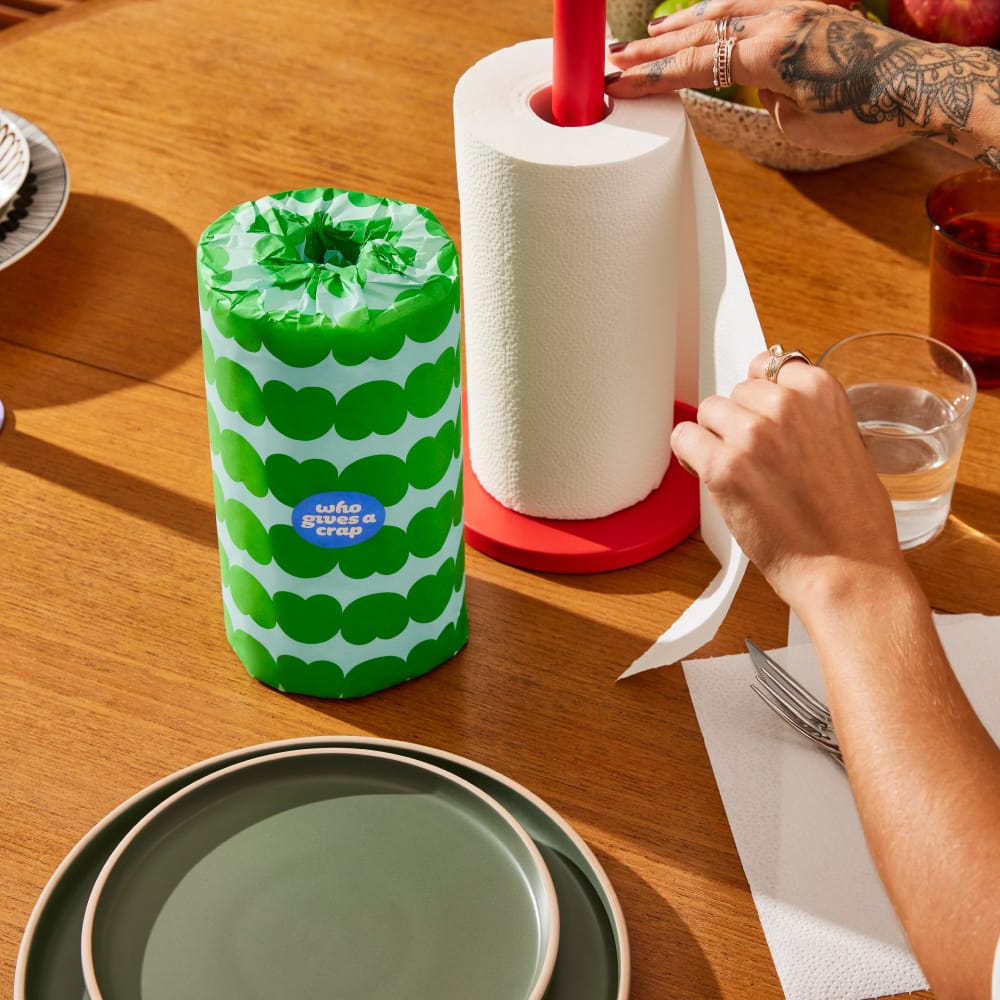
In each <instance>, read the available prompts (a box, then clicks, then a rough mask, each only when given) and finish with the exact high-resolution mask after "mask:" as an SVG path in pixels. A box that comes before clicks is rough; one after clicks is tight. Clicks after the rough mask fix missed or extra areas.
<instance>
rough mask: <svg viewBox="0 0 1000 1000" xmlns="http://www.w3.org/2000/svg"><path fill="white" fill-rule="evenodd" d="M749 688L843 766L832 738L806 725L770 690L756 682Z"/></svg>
mask: <svg viewBox="0 0 1000 1000" xmlns="http://www.w3.org/2000/svg"><path fill="white" fill-rule="evenodd" d="M750 690H751V691H753V692H754V694H756V695H757V696H758V697H759V698H760V699H761V701H763V702H764V704H765V705H767V707H768V708H770V709H771V711H772V712H774V713H775V714H776V715H777V716H778V717H779V718H780V719H782V720H783V721H784V722H786V723H788V725H790V726H791V727H792V728H793V729H794V730H796V731H797V732H799V733H801V734H802V735H803V736H805V737H806V739H808V740H811V741H812V742H813V743H815V744H816V745H817V746H818V747H820V748H821V749H822V750H825V751H826V752H827V753H828V754H829V755H830V756H831V757H832V758H833V759H834V760H835V761H836V762H837V763H838V764H840V766H841V767H843V766H844V758H843V755H842V754H841V752H840V745H839V744H838V743H837V742H836V741H835V740H833V739H830V738H829V737H828V736H826V735H825V734H824V733H822V732H820V731H818V730H815V729H812V728H810V727H809V726H808V725H806V724H804V723H803V722H802V720H801V719H800V718H799V717H798V716H796V715H795V714H794V712H791V711H789V710H788V708H787V707H786V706H785V705H783V704H782V703H781V702H780V701H778V700H777V699H775V698H774V697H773V696H772V694H771V692H770V691H768V690H767V689H764V688H759V687H757V685H756V684H751V685H750Z"/></svg>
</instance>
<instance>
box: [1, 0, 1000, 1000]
mask: <svg viewBox="0 0 1000 1000" xmlns="http://www.w3.org/2000/svg"><path fill="white" fill-rule="evenodd" d="M550 19H551V8H550V6H549V5H548V4H547V3H540V2H538V0H508V2H506V3H503V4H497V3H487V2H485V0H466V2H465V3H463V4H461V5H456V4H444V3H440V2H438V0H435V2H430V0H406V2H405V3H404V2H402V0H383V2H382V3H379V4H375V3H372V2H370V0H330V2H320V0H282V2H281V3H274V2H263V0H90V2H88V3H85V4H77V5H74V6H72V7H68V6H67V7H66V9H65V10H60V11H57V12H55V13H51V14H47V15H46V16H45V17H44V18H38V19H34V20H32V21H31V22H30V23H29V22H25V23H24V24H21V25H18V26H15V27H11V28H9V29H7V30H4V31H3V32H0V67H2V72H0V106H2V107H6V108H10V109H11V110H14V111H16V112H17V113H19V114H21V115H23V116H24V117H26V118H28V119H30V120H31V121H33V122H34V123H35V124H37V125H38V126H39V127H41V128H42V129H44V130H45V131H46V132H47V133H49V134H50V135H51V136H52V138H53V139H54V140H55V141H56V143H57V144H58V145H59V147H60V149H61V150H62V152H63V153H64V155H65V157H66V159H67V161H68V163H69V167H70V173H71V185H72V194H71V197H70V200H69V203H68V206H67V208H66V212H65V215H64V217H63V219H62V221H61V222H60V224H59V225H58V226H57V227H56V229H55V230H54V231H53V233H52V234H51V235H50V236H49V237H48V239H47V240H46V241H45V242H44V243H43V244H41V245H40V246H39V247H38V249H37V250H35V251H34V252H32V253H31V254H30V255H28V256H27V257H25V258H24V259H23V260H21V261H19V262H17V263H15V264H14V265H13V266H11V267H9V268H7V269H5V270H3V271H0V398H2V399H3V401H4V403H5V404H6V406H7V408H8V410H9V411H10V412H11V413H12V415H13V419H12V420H9V421H8V426H7V427H6V429H5V430H4V431H3V433H2V435H0V539H2V541H0V545H2V549H0V551H2V553H3V554H2V558H0V609H2V610H0V616H2V625H0V633H2V641H0V732H2V734H3V739H2V747H0V775H2V778H0V782H2V788H3V800H4V808H3V810H2V811H0V873H2V885H3V899H4V905H3V906H2V907H0V982H2V983H3V984H4V987H5V988H6V987H7V986H8V984H10V983H11V982H12V981H13V974H14V964H15V958H16V953H17V948H18V944H19V941H20V939H21V935H22V932H23V929H24V926H25V923H26V921H27V919H28V916H29V913H30V912H31V908H32V907H33V905H34V903H35V900H36V898H37V897H38V894H39V893H40V891H41V890H42V888H43V886H44V885H45V883H46V881H47V879H48V878H49V876H50V875H51V874H52V872H53V870H54V869H55V868H56V866H57V865H58V864H59V862H60V861H61V859H62V858H63V857H64V856H65V854H66V853H67V852H68V851H69V850H70V849H71V848H72V846H73V845H74V843H75V842H76V841H77V840H78V839H79V838H80V837H81V836H82V835H83V834H84V833H85V832H86V831H87V830H88V829H89V828H90V827H91V826H92V825H93V824H94V823H95V822H97V821H98V820H99V819H100V818H101V817H102V816H103V815H104V814H105V813H106V812H108V811H109V810H110V809H112V808H113V807H114V806H116V805H117V804H118V803H119V802H121V801H123V800H124V799H125V798H127V797H128V796H130V795H132V794H133V793H134V792H136V791H138V790H139V789H141V788H143V787H145V786H146V785H148V784H149V783H150V782H152V781H154V780H155V779H157V778H159V777H161V776H163V775H165V774H167V773H169V772H171V771H174V770H175V769H177V768H180V767H183V766H185V765H187V764H190V763H192V762H194V761H197V760H200V759H202V758H205V757H208V756H211V755H214V754H218V753H221V752H224V751H226V750H230V749H233V748H236V747H240V746H245V745H249V744H253V743H258V742H263V741H268V740H274V739H280V738H284V737H292V736H305V735H312V734H354V733H362V734H369V735H373V736H379V737H386V738H394V739H402V740H411V741H415V742H419V743H425V744H429V745H431V746H434V747H439V748H441V749H444V750H448V751H452V752H455V753H458V754H461V755H464V756H468V757H472V758H474V759H476V760H478V761H481V762H482V763H484V764H487V765H489V766H491V767H493V768H496V769H497V770H499V771H501V772H503V773H505V774H507V775H509V776H510V777H511V778H513V779H515V780H517V781H519V782H522V783H523V784H524V785H526V786H527V787H529V788H530V789H531V790H532V791H534V792H535V793H537V794H538V795H540V796H541V797H542V798H543V799H545V800H546V801H547V802H549V804H550V805H552V806H553V808H555V809H557V810H558V811H559V812H560V813H561V814H562V815H563V816H564V817H565V818H566V819H567V820H568V821H569V822H570V823H572V824H573V826H574V827H575V828H576V830H577V831H578V832H579V833H580V834H581V835H582V836H583V837H584V838H585V839H586V840H587V841H588V843H589V844H590V845H591V847H592V848H593V849H594V851H595V853H596V854H597V856H598V858H599V859H600V861H601V862H602V864H603V865H604V866H605V867H606V869H607V872H608V874H609V875H610V877H611V879H612V881H613V882H614V884H615V887H616V889H617V891H618V894H619V896H620V899H621V902H622V905H623V908H624V911H625V914H626V918H627V922H628V927H629V933H630V937H631V945H632V963H633V991H632V996H633V997H634V998H635V1000H662V998H667V997H682V998H688V997H691V998H700V1000H714V998H748V1000H749V998H753V1000H766V998H777V997H780V996H781V989H780V986H779V984H778V981H777V978H776V975H775V972H774V966H773V963H772V961H771V957H770V953H769V951H768V948H767V945H766V943H765V940H764V937H763V933H762V931H761V927H760V923H759V920H758V918H757V914H756V910H755V908H754V905H753V900H752V898H751V895H750V892H749V889H748V886H747V882H746V879H745V876H744V874H743V870H742V868H741V865H740V861H739V858H738V856H737V853H736V850H735V847H734V844H733V839H732V835H731V833H730V830H729V826H728V823H727V821H726V817H725V813H724V811H723V808H722V804H721V801H720V798H719V794H718V791H717V789H716V785H715V781H714V779H713V776H712V770H711V766H710V764H709V761H708V757H707V754H706V750H705V746H704V743H703V741H702V738H701V735H700V732H699V729H698V725H697V722H696V719H695V716H694V712H693V709H692V706H691V701H690V698H689V696H688V692H687V688H686V685H685V682H684V677H683V674H682V672H681V670H680V668H679V667H670V668H666V669H663V670H659V671H655V672H651V673H647V674H644V675H642V676H640V677H637V678H635V679H633V680H630V681H625V682H621V683H617V682H616V678H617V676H618V675H619V674H620V673H621V671H622V670H623V669H624V668H625V667H626V666H627V665H628V664H629V663H630V662H631V661H632V659H634V658H635V657H636V656H637V655H638V654H640V653H641V652H642V651H643V650H644V649H645V648H646V647H647V646H648V645H649V644H650V643H651V642H652V641H653V640H654V639H655V638H656V637H657V636H658V635H659V634H660V632H661V631H662V630H663V629H664V628H665V626H666V625H667V624H668V623H669V622H671V621H672V620H673V619H674V618H676V616H677V615H678V614H679V613H680V612H681V611H682V610H683V609H684V608H685V607H686V606H687V605H688V603H689V602H690V601H691V600H692V599H693V598H694V597H695V596H696V595H697V594H698V593H699V592H700V590H701V589H702V588H703V587H704V586H705V584H706V583H707V582H708V580H710V579H711V577H712V576H713V575H714V571H715V563H714V560H713V558H712V557H711V555H710V554H709V553H708V551H707V549H706V548H705V546H704V545H703V544H702V543H701V541H700V540H699V539H698V537H697V536H695V537H693V538H691V539H689V540H687V541H686V542H684V543H682V544H681V545H680V546H678V547H677V548H676V549H675V550H673V551H671V552H669V553H666V554H665V555H663V556H660V557H659V558H656V559H653V560H651V561H649V562H647V563H644V564H643V565H640V566H637V567H635V568H633V569H629V570H624V571H619V572H614V573H609V574H601V575H592V576H557V575H546V574H539V573H531V572H525V571H522V570H518V569H515V568H512V567H509V566H505V565H502V564H500V563H497V562H494V561H492V560H490V559H488V558H486V557H484V556H482V555H480V554H479V553H477V552H475V551H472V550H470V551H469V553H468V602H469V614H470V626H471V634H472V638H471V641H470V643H469V645H468V647H467V648H466V649H465V650H464V651H463V652H461V653H460V654H459V655H458V656H457V657H455V658H454V659H453V660H451V661H449V662H448V663H446V664H444V665H442V666H441V667H439V668H437V669H436V670H433V671H432V672H431V673H429V674H428V675H426V676H425V677H423V678H421V679H419V680H416V681H413V682H410V683H408V684H405V685H402V686H399V687H396V688H393V689H390V690H387V691H385V692H382V693H380V694H377V695H374V696H371V697H368V698H365V699H361V700H358V701H347V702H340V701H334V702H329V701H322V700H319V699H311V698H305V697H290V696H285V695H281V694H279V693H277V692H275V691H273V690H271V689H269V688H266V687H264V686H262V685H260V684H258V683H257V682H255V681H253V680H251V679H250V678H249V677H248V676H247V674H246V673H245V672H244V670H243V668H242V666H241V665H240V663H239V662H238V661H237V659H236V658H235V656H234V654H233V653H232V651H231V650H230V648H229V646H228V645H227V643H226V638H225V634H224V630H223V620H222V606H221V597H220V582H219V568H218V555H217V550H216V543H215V520H214V508H213V499H212V485H211V476H210V469H209V450H208V439H207V423H206V414H205V403H204V387H203V376H202V362H201V354H200V334H199V324H198V311H197V300H196V287H195V270H194V247H195V244H196V242H197V240H198V237H199V234H200V233H201V231H202V230H203V229H204V227H205V226H206V225H207V224H208V223H209V222H211V221H213V220H214V219H215V218H217V217H218V216H219V215H221V214H222V213H223V212H224V211H226V210H227V209H229V208H230V207H232V206H233V205H235V204H237V203H239V202H242V201H245V200H247V199H249V198H253V197H255V196H259V195H264V194H268V193H273V192H277V191H284V190H289V189H293V188H297V187H306V186H313V185H317V184H318V185H331V186H336V187H341V188H347V189H355V190H361V191H369V192H371V193H375V194H380V195H387V196H390V197H393V198H398V199H401V200H404V201H409V202H415V203H417V204H421V205H426V206H427V207H429V208H430V209H432V211H433V212H434V213H435V214H436V215H437V216H438V218H439V219H440V220H441V222H442V223H443V224H444V226H445V228H446V229H447V230H448V232H449V233H451V234H452V235H453V236H454V237H455V238H456V241H457V242H459V244H460V240H461V233H460V231H459V216H458V200H457V194H456V185H455V165H454V145H453V139H452V117H451V99H452V93H453V90H454V86H455V83H456V81H457V79H458V78H459V76H460V75H461V74H462V73H463V72H464V71H465V70H466V69H467V68H468V67H469V66H471V65H472V64H473V63H474V62H475V61H476V60H478V59H479V58H481V57H482V56H484V55H486V54H488V53H489V52H491V51H494V50H496V49H499V48H502V47H504V46H507V45H510V44H513V43H514V42H517V41H520V40H523V39H526V38H534V37H541V36H547V35H549V34H550V33H551V20H550ZM703 152H704V155H705V158H706V161H707V163H708V166H709V170H710V173H711V176H712V179H713V181H714V183H715V186H716V190H717V192H718V195H719V199H720V201H721V204H722V207H723V209H724V212H725V215H726V218H727V220H728V222H729V225H730V228H731V230H732V234H733V237H734V240H735V243H736V246H737V249H738V250H739V253H740V255H741V258H742V261H743V265H744V268H745V271H746V275H747V279H748V281H749V285H750V289H751V291H752V293H753V296H754V299H755V301H756V304H757V308H758V311H759V315H760V319H761V321H762V323H763V327H764V330H765V333H766V336H767V339H768V341H769V342H771V343H774V342H780V343H782V344H784V345H785V346H786V347H789V348H799V349H802V350H804V351H806V352H808V353H810V354H818V353H819V352H820V351H821V350H822V348H823V347H825V346H826V345H827V344H828V343H830V342H832V341H833V340H835V339H837V338H839V337H842V336H845V335H847V334H849V333H853V332H858V331H861V330H868V329H902V330H915V331H918V332H926V330H927V315H926V314H927V251H928V231H927V224H926V221H925V216H924V209H923V200H924V197H925V196H926V193H927V191H928V190H929V188H930V187H931V185H932V184H933V183H934V181H935V180H936V179H938V178H939V177H942V176H944V175H946V174H948V173H951V172H954V171H955V170H957V169H960V168H961V167H962V166H964V161H962V160H960V159H959V158H958V157H956V156H954V155H952V154H950V153H949V152H948V151H946V150H942V149H938V148H936V147H930V146H927V145H914V146H909V147H907V148H904V149H902V150H899V151H897V152H895V153H892V154H890V155H888V156H885V157H882V158H880V159H877V160H872V161H869V162H865V163H861V164H857V165H853V166H849V167H844V168H840V169H838V170H835V171H829V172H824V173H818V174H797V175H796V174H781V173H778V172H776V171H773V170H770V169H768V168H766V167H763V166H759V165H757V164H754V163H752V162H750V161H748V160H747V159H745V158H744V157H742V156H741V155H740V154H738V153H735V152H733V151H731V150H728V149H726V148H723V147H721V146H717V145H714V144H712V143H711V142H708V141H705V142H704V143H703ZM998 405H1000V404H998V400H997V397H996V395H995V394H991V393H983V394H982V395H981V397H980V399H979V401H978V402H977V404H976V408H975V411H974V414H973V418H972V426H971V429H970V432H969V439H968V444H967V446H966V452H965V457H964V460H963V463H962V467H961V471H960V481H959V485H958V488H957V490H956V493H955V502H954V515H953V517H952V518H951V520H950V522H949V525H948V528H947V530H946V532H945V534H944V535H943V536H942V537H941V538H940V539H939V540H938V541H936V542H934V543H933V544H932V545H930V546H928V547H927V548H926V549H923V550H920V551H918V552H916V553H914V554H913V555H912V556H911V559H912V563H913V565H914V566H915V567H916V569H917V571H918V573H919V574H920V577H921V580H922V581H923V582H924V584H925V586H926V587H927V590H928V593H929V594H930V596H931V600H932V603H933V604H934V605H935V606H936V607H938V608H941V609H944V610H948V611H969V610H975V611H995V610H996V609H997V597H998V587H997V580H998V574H997V571H996V566H997V558H996V556H997V546H998V539H1000V515H998V513H997V511H998V507H997V491H998V489H1000V472H998V471H997V468H996V461H995V452H996V447H995V440H996V433H997V430H998V429H1000V409H998ZM786 627H787V609H786V608H784V607H783V606H782V605H781V604H780V602H779V601H778V600H777V599H776V598H775V597H774V595H773V594H772V593H771V591H770V590H769V588H768V587H767V586H766V584H765V583H764V582H763V580H762V579H761V578H760V576H759V575H758V574H757V573H755V572H754V571H753V570H751V571H750V572H749V573H748V575H747V577H746V580H745V582H744V584H743V585H742V588H741V590H740V592H739V594H738V596H737V599H736V601H735V603H734V606H733V609H732V612H731V614H730V616H729V618H728V620H727V621H726V623H725V625H724V627H723V628H722V630H721V631H720V633H719V634H718V636H717V637H716V638H715V639H714V640H713V641H712V642H711V643H709V645H708V646H707V647H706V648H705V649H704V650H703V651H702V652H703V653H704V654H706V655H707V654H721V653H732V652H737V651H739V650H740V649H741V643H742V639H743V637H744V636H746V635H752V636H753V637H754V638H755V639H756V640H757V641H758V642H759V643H760V644H761V645H764V646H778V645H781V644H782V643H783V641H784V637H785V632H786Z"/></svg>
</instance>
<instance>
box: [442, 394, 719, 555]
mask: <svg viewBox="0 0 1000 1000" xmlns="http://www.w3.org/2000/svg"><path fill="white" fill-rule="evenodd" d="M695 416H696V410H695V408H694V407H693V406H690V405H689V404H687V403H682V402H680V400H677V401H676V402H675V403H674V423H675V424H676V423H679V422H681V421H683V420H694V419H695ZM462 444H463V453H464V476H465V480H464V491H465V539H466V541H467V542H468V543H469V544H470V545H471V546H472V547H473V548H475V549H478V550H479V551H480V552H482V553H483V554H484V555H488V556H490V557H491V558H493V559H497V560H498V561H500V562H504V563H509V564H510V565H512V566H518V567H520V568H521V569H530V570H539V571H541V572H543V573H603V572H606V571H608V570H614V569H624V568H625V567H627V566H634V565H636V564H637V563H641V562H645V561H646V560H647V559H652V558H654V557H655V556H658V555H662V554H663V553H664V552H666V551H668V550H669V549H672V548H673V547H674V546H675V545H679V544H680V543H681V542H682V541H684V539H685V538H687V537H688V536H689V535H690V534H691V533H692V532H693V531H694V530H695V529H696V528H697V527H698V524H699V521H700V510H699V499H698V496H699V491H698V480H697V479H696V478H695V477H694V476H692V475H691V474H690V473H689V472H686V471H685V470H684V469H682V468H681V466H680V463H679V462H677V461H676V460H673V461H671V463H670V465H669V467H668V468H667V471H666V474H665V475H664V477H663V481H662V482H661V483H660V485H659V486H657V487H656V489H655V490H653V492H652V493H650V494H649V496H648V497H646V499H645V500H640V501H639V503H637V504H633V505H632V506H631V507H627V508H626V509H625V510H619V511H616V512H615V513H613V514H608V515H607V516H606V517H598V518H593V519H590V520H580V521H564V520H559V519H556V518H547V517H531V516H530V515H528V514H520V513H518V512H517V511H515V510H511V509H510V508H509V507H505V506H504V505H503V504H502V503H500V502H499V501H498V500H497V499H495V498H494V497H492V496H491V495H490V494H489V493H487V492H486V490H485V489H484V488H483V486H482V484H481V483H480V482H479V480H478V479H477V478H476V474H475V473H474V472H473V471H472V465H471V464H470V462H469V436H468V420H467V419H466V414H465V413H463V420H462Z"/></svg>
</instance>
